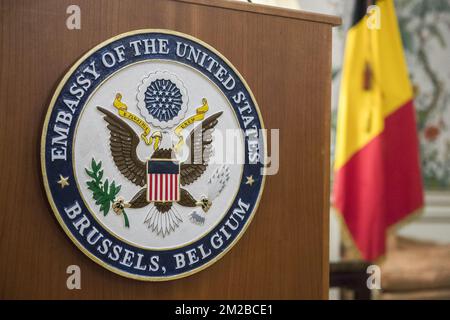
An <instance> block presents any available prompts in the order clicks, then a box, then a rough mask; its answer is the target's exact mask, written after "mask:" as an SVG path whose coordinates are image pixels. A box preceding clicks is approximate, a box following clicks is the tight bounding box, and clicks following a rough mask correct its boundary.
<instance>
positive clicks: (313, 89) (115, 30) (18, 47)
mask: <svg viewBox="0 0 450 320" xmlns="http://www.w3.org/2000/svg"><path fill="white" fill-rule="evenodd" d="M76 3H77V5H78V6H79V7H80V9H81V29H80V30H69V29H68V28H67V27H66V19H67V17H68V15H67V14H66V9H67V7H68V6H69V5H71V4H72V1H66V0H64V1H60V0H44V1H16V0H15V1H12V0H11V1H2V2H1V4H0V15H1V18H0V21H1V24H2V28H1V37H0V39H1V43H2V46H1V55H0V97H1V98H2V99H1V101H2V102H1V105H2V117H0V124H1V125H0V137H1V146H2V149H1V151H0V167H1V168H2V179H1V184H0V195H1V203H2V210H1V212H0V298H2V299H5V298H12V299H14V298H32V299H34V298H49V299H60V298H69V299H72V298H76V299H87V298H92V299H326V298H327V297H328V279H329V277H328V272H329V268H328V223H329V167H330V164H329V140H330V91H331V29H332V27H333V26H335V25H337V24H339V23H340V20H339V19H338V18H336V17H331V16H325V15H318V14H313V13H306V12H301V11H293V10H286V9H278V8H274V7H268V6H261V5H253V4H247V3H242V2H235V1H223V0H178V1H176V0H138V1H131V0H126V1H123V0H113V1H111V0H102V1H88V0H78V1H76ZM145 28H159V29H171V30H175V31H179V32H183V33H187V34H190V35H192V36H194V37H197V38H199V39H201V40H203V41H205V42H206V43H208V44H210V45H212V46H213V47H215V48H216V49H217V50H219V51H220V52H221V53H222V54H223V55H224V56H225V57H227V58H228V59H229V60H230V61H231V63H233V64H234V66H236V67H237V69H238V70H239V71H240V72H241V74H242V75H243V76H244V78H245V79H246V81H247V82H248V84H249V86H250V88H251V90H252V91H253V93H254V95H255V97H256V100H257V102H258V104H259V106H260V109H261V112H262V116H263V118H264V121H265V125H266V127H267V128H269V129H280V145H279V151H280V163H279V172H278V173H277V174H276V175H273V176H269V177H268V178H267V180H266V186H265V190H264V193H263V196H262V200H261V203H260V206H259V209H258V211H257V212H256V215H255V218H254V220H253V222H252V223H251V225H250V227H249V228H248V230H247V231H246V233H245V234H244V236H243V237H242V239H241V240H240V241H239V242H238V243H237V244H236V246H235V247H234V248H233V249H232V250H231V251H230V252H229V253H227V254H226V255H225V256H224V257H223V258H222V259H221V260H220V261H219V262H217V263H215V264H213V265H212V266H210V267H209V268H207V269H205V270H203V271H201V272H199V273H196V274H194V275H192V276H189V277H187V278H183V279H179V280H173V281H166V282H157V283H152V282H140V281H136V280H131V279H127V278H124V277H121V276H118V275H116V274H114V273H112V272H109V271H108V270H106V269H104V268H101V267H100V266H98V265H96V264H95V263H94V262H92V261H91V260H90V259H88V258H87V257H86V256H85V255H84V254H83V253H82V252H81V251H79V250H78V249H77V248H76V247H75V246H74V245H73V244H72V242H71V241H70V240H69V239H68V237H67V236H66V235H65V234H64V232H63V231H62V229H61V227H60V226H59V224H58V223H57V221H56V219H55V217H54V215H53V213H52V211H51V209H50V206H49V205H48V202H47V198H46V195H45V192H44V190H43V185H42V177H41V169H40V156H39V150H40V147H39V144H40V137H41V131H42V125H43V120H44V116H45V113H46V110H47V107H48V105H49V100H50V98H51V96H52V95H53V92H54V90H55V87H56V85H57V83H58V82H59V80H60V79H61V77H62V76H63V74H64V73H65V72H66V71H67V69H68V68H69V67H70V66H71V65H72V64H73V63H74V62H75V61H76V60H77V59H78V58H79V57H80V56H81V55H82V54H83V53H85V52H86V51H87V50H89V49H90V48H92V47H94V46H95V45H97V44H98V43H100V42H102V41H104V40H105V39H108V38H110V37H113V36H115V35H117V34H120V33H123V32H127V31H130V30H135V29H145ZM69 265H78V266H80V268H81V272H82V273H81V275H82V282H81V283H82V288H81V290H68V289H67V288H66V280H67V277H68V275H67V273H66V269H67V267H68V266H69Z"/></svg>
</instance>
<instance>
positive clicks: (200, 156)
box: [180, 112, 222, 186]
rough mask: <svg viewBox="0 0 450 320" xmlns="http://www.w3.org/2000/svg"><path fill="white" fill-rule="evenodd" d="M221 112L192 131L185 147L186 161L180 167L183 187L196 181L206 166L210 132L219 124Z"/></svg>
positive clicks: (210, 145)
mask: <svg viewBox="0 0 450 320" xmlns="http://www.w3.org/2000/svg"><path fill="white" fill-rule="evenodd" d="M221 115H222V112H217V113H215V114H213V115H212V116H210V117H208V118H206V119H205V120H203V121H202V122H201V125H198V126H197V127H195V128H194V129H192V131H191V133H190V134H189V136H188V138H187V139H186V145H187V146H188V148H189V155H188V158H187V159H188V161H186V163H185V162H183V163H181V165H180V183H181V185H183V186H185V185H188V184H191V183H192V182H194V181H195V180H197V179H198V178H199V177H200V176H201V175H202V174H203V172H205V170H206V167H207V166H208V161H209V158H210V157H211V154H212V144H211V143H212V131H213V129H214V127H215V126H216V125H217V123H218V122H219V120H218V118H219V117H220V116H221Z"/></svg>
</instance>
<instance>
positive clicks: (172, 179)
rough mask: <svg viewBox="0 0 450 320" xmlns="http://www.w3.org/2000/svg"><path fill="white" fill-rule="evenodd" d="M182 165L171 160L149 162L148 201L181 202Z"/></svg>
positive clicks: (152, 160)
mask: <svg viewBox="0 0 450 320" xmlns="http://www.w3.org/2000/svg"><path fill="white" fill-rule="evenodd" d="M179 181H180V164H179V162H178V161H176V160H171V159H151V160H147V201H148V202H172V201H178V200H180V185H179Z"/></svg>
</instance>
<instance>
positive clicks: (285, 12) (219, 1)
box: [171, 0, 342, 27]
mask: <svg viewBox="0 0 450 320" xmlns="http://www.w3.org/2000/svg"><path fill="white" fill-rule="evenodd" d="M171 1H177V2H185V3H191V4H197V5H202V6H208V7H218V8H223V9H230V10H239V11H247V12H252V13H259V14H265V15H272V16H279V17H285V18H291V19H298V20H305V21H312V22H319V23H324V24H329V25H331V26H333V27H334V26H339V25H341V24H342V20H341V18H340V17H338V16H332V15H328V14H322V13H314V12H307V11H301V10H294V9H288V8H280V7H275V6H269V5H263V4H256V3H248V2H241V1H236V0H171Z"/></svg>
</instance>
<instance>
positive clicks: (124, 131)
mask: <svg viewBox="0 0 450 320" xmlns="http://www.w3.org/2000/svg"><path fill="white" fill-rule="evenodd" d="M121 98H122V96H121V95H120V94H117V95H116V99H115V101H114V106H115V107H116V108H117V109H118V110H119V114H120V111H125V112H128V111H127V106H126V104H124V103H123V102H122V101H121ZM201 108H203V109H205V108H206V110H207V108H208V107H207V101H206V99H204V100H203V105H202V107H201ZM201 108H199V109H200V110H199V109H197V114H199V113H200V112H201V111H202V110H201ZM97 109H98V111H100V113H101V115H102V116H103V118H104V120H105V126H106V128H107V130H108V131H109V147H110V151H111V156H112V160H113V161H114V164H115V166H116V168H117V169H118V170H119V172H120V173H121V174H122V176H123V177H125V178H126V179H128V180H129V181H130V182H132V183H133V184H135V185H137V186H139V187H140V188H141V189H140V190H139V191H138V192H137V193H136V194H135V195H134V196H133V197H132V198H131V199H129V200H126V199H124V198H123V197H120V196H117V197H114V199H112V198H110V199H109V201H111V202H112V204H111V207H112V209H113V211H114V212H115V213H116V214H118V215H122V214H123V215H126V213H125V209H126V210H127V211H128V209H138V208H143V207H147V206H149V211H148V214H147V216H146V218H145V219H144V223H145V224H146V225H147V226H148V228H149V229H150V230H151V231H153V232H155V233H156V234H158V235H161V236H163V237H164V236H166V235H168V234H169V233H171V232H172V231H174V230H176V228H177V227H178V226H179V225H180V224H181V223H182V222H183V221H184V220H185V217H182V216H181V215H180V213H179V212H178V211H177V209H176V207H175V206H174V204H175V203H176V204H178V205H180V206H183V207H190V208H199V209H200V210H201V212H202V213H206V212H207V211H208V210H209V209H210V208H211V206H212V200H213V198H210V197H208V196H203V197H202V198H200V199H195V198H194V197H193V196H192V195H191V193H190V192H189V191H188V188H189V185H191V184H192V183H193V182H195V181H196V180H197V179H199V178H200V177H201V176H202V175H203V174H204V173H205V171H206V168H207V166H208V163H209V160H210V158H211V154H212V149H213V148H212V146H213V137H212V131H213V130H214V128H215V126H216V125H217V123H218V122H219V119H220V116H221V115H222V112H217V113H214V114H213V115H211V116H209V117H207V118H205V119H204V120H202V121H199V123H198V124H197V125H196V126H195V127H194V128H193V129H191V131H190V133H189V134H188V136H187V139H186V141H185V142H184V143H185V145H186V146H187V150H188V154H187V157H185V160H184V161H179V160H178V159H177V157H178V156H177V152H176V150H175V145H172V144H171V143H170V141H169V144H168V143H165V142H166V141H165V140H166V139H167V140H172V139H171V137H172V136H171V135H170V132H167V131H162V132H160V131H156V132H154V133H153V134H152V135H151V136H150V138H149V139H147V140H146V139H142V140H144V141H145V142H146V144H149V145H153V149H154V151H153V153H152V154H151V156H150V157H149V159H148V160H147V161H144V160H142V159H140V158H139V157H138V154H137V147H138V145H139V143H140V141H141V139H140V137H139V136H138V134H137V133H136V132H135V131H134V130H133V128H131V126H130V125H129V124H128V123H126V122H125V120H123V119H121V117H119V116H117V115H115V114H114V113H113V112H111V111H109V110H107V109H106V108H103V107H97ZM203 111H204V112H206V111H205V110H203ZM128 113H129V112H128ZM122 115H123V113H122ZM126 118H131V117H126ZM136 118H138V117H137V116H134V119H136ZM133 121H134V120H133ZM139 121H143V120H141V119H139V120H137V121H134V122H136V123H138V122H139ZM190 122H191V121H188V123H190ZM141 127H144V128H145V125H144V126H141ZM141 138H142V135H141ZM180 138H181V136H180ZM153 167H156V169H154V170H158V169H159V168H162V169H159V170H162V171H159V172H158V171H155V172H150V171H151V170H152V169H153ZM174 167H175V169H173V168H174ZM164 168H166V169H167V168H168V170H169V171H170V170H172V171H171V172H169V173H167V172H165V171H164ZM177 168H178V170H177ZM173 170H175V171H173ZM89 173H92V171H91V172H88V174H89ZM155 177H156V178H155ZM228 178H229V170H228V168H227V167H221V168H219V169H218V170H216V172H215V173H214V174H213V175H212V176H211V177H210V178H209V180H208V184H209V186H208V190H215V192H214V193H213V194H211V192H209V194H210V195H211V197H217V196H218V195H219V194H220V191H222V190H223V188H224V187H225V185H226V182H227V181H228ZM203 219H204V216H202V215H200V214H199V212H198V211H193V212H192V214H191V215H190V217H189V220H191V221H193V222H194V223H197V224H201V223H202V220H203ZM126 225H128V218H126Z"/></svg>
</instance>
